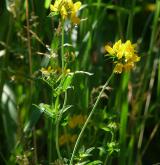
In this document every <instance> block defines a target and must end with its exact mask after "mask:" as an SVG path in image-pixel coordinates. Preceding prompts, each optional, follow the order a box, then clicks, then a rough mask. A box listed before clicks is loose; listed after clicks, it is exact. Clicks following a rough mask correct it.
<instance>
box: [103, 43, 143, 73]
mask: <svg viewBox="0 0 160 165" xmlns="http://www.w3.org/2000/svg"><path fill="white" fill-rule="evenodd" d="M105 50H106V52H108V53H109V56H110V57H112V58H113V59H114V61H115V62H114V63H115V67H114V71H113V72H114V73H122V72H123V71H129V70H131V69H132V68H133V67H134V64H135V62H138V61H139V60H140V57H139V56H138V55H137V51H136V44H132V43H131V41H130V40H127V41H126V42H125V43H122V41H121V40H119V41H117V42H116V43H115V44H114V45H113V46H112V47H111V46H110V45H106V46H105Z"/></svg>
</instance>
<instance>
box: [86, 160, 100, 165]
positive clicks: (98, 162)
mask: <svg viewBox="0 0 160 165" xmlns="http://www.w3.org/2000/svg"><path fill="white" fill-rule="evenodd" d="M96 164H98V165H100V164H102V161H100V160H95V161H93V162H90V163H88V164H87V165H96Z"/></svg>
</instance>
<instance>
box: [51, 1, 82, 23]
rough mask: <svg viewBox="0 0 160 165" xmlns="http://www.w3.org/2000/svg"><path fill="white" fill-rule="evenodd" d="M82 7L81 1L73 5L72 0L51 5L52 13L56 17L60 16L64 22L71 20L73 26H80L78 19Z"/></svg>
mask: <svg viewBox="0 0 160 165" xmlns="http://www.w3.org/2000/svg"><path fill="white" fill-rule="evenodd" d="M80 7H81V2H80V1H78V2H75V3H73V1H72V0H55V2H54V4H53V5H52V4H51V5H50V9H51V12H53V13H54V14H55V15H57V14H60V15H61V17H62V19H63V20H65V19H70V20H71V22H72V23H73V24H79V22H80V19H79V18H78V17H77V12H78V10H79V9H80Z"/></svg>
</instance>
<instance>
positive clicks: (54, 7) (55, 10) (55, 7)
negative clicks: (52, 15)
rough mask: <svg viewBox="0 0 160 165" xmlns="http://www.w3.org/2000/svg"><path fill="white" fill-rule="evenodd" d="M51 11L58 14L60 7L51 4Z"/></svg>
mask: <svg viewBox="0 0 160 165" xmlns="http://www.w3.org/2000/svg"><path fill="white" fill-rule="evenodd" d="M50 10H51V11H53V12H57V11H58V7H57V6H55V5H52V4H51V5H50Z"/></svg>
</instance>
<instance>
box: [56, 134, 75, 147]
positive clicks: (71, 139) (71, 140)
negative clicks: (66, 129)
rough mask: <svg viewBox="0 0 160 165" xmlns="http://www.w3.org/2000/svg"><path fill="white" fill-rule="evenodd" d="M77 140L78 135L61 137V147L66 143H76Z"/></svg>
mask: <svg viewBox="0 0 160 165" xmlns="http://www.w3.org/2000/svg"><path fill="white" fill-rule="evenodd" d="M76 139H77V135H75V134H74V135H69V134H64V135H62V136H60V138H59V145H60V146H63V145H65V144H66V143H74V142H75V141H76Z"/></svg>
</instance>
